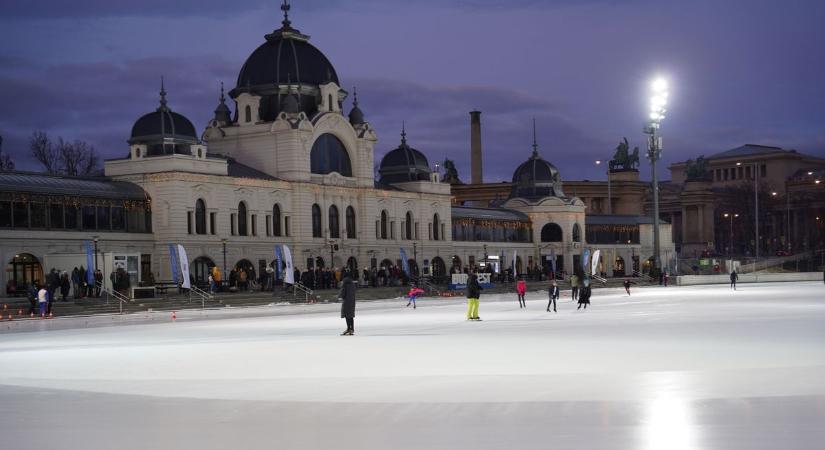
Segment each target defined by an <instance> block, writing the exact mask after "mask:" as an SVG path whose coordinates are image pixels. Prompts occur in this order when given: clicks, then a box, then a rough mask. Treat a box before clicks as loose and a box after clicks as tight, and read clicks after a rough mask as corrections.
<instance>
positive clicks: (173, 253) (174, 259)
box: [169, 244, 178, 284]
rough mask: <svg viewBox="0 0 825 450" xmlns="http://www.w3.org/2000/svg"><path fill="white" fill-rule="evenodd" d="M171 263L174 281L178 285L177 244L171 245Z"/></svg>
mask: <svg viewBox="0 0 825 450" xmlns="http://www.w3.org/2000/svg"><path fill="white" fill-rule="evenodd" d="M169 263H170V264H172V281H173V282H174V283H175V284H178V252H177V251H176V250H175V244H169Z"/></svg>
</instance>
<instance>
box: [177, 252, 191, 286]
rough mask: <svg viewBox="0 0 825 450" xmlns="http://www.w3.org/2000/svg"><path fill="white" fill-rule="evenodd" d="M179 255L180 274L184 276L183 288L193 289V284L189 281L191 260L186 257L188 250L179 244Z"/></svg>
mask: <svg viewBox="0 0 825 450" xmlns="http://www.w3.org/2000/svg"><path fill="white" fill-rule="evenodd" d="M178 253H179V254H180V272H181V273H182V274H183V283H182V284H181V286H182V287H183V288H184V289H192V283H191V281H189V258H188V257H187V256H186V249H185V248H183V246H182V245H180V244H178Z"/></svg>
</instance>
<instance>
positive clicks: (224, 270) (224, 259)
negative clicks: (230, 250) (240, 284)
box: [221, 238, 227, 280]
mask: <svg viewBox="0 0 825 450" xmlns="http://www.w3.org/2000/svg"><path fill="white" fill-rule="evenodd" d="M226 242H227V241H226V238H224V239H221V244H223V276H224V277H225V276H226ZM221 280H223V279H221Z"/></svg>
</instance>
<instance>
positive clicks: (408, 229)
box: [404, 211, 413, 240]
mask: <svg viewBox="0 0 825 450" xmlns="http://www.w3.org/2000/svg"><path fill="white" fill-rule="evenodd" d="M412 229H413V217H412V213H411V212H409V211H407V218H406V222H405V223H404V239H407V240H412V236H413V234H412Z"/></svg>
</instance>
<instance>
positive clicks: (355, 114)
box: [349, 88, 365, 125]
mask: <svg viewBox="0 0 825 450" xmlns="http://www.w3.org/2000/svg"><path fill="white" fill-rule="evenodd" d="M349 123H350V124H352V125H361V124H364V123H365V121H364V112H363V111H361V108H359V107H358V91H357V90H355V88H353V89H352V110H351V111H350V112H349Z"/></svg>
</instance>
